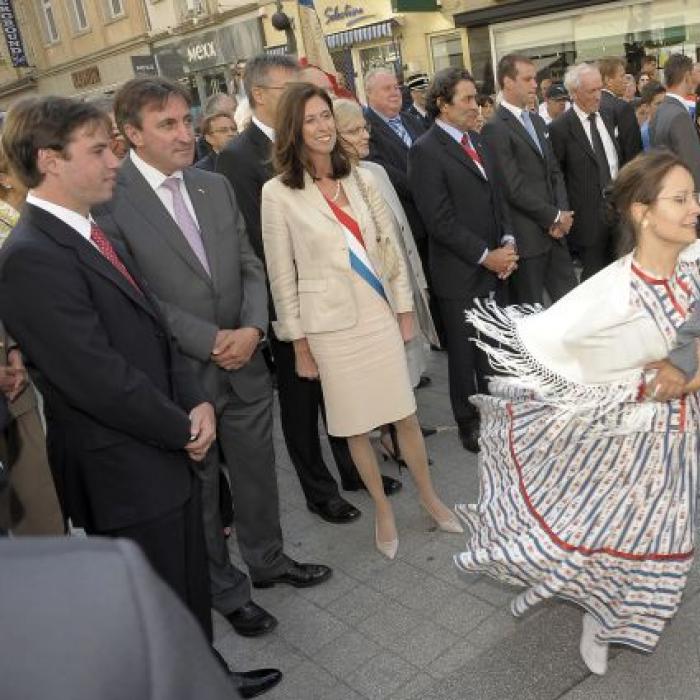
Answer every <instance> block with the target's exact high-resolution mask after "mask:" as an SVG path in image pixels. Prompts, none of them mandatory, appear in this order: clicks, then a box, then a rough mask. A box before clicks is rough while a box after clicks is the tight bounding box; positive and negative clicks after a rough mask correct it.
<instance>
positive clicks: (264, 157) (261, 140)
mask: <svg viewBox="0 0 700 700" xmlns="http://www.w3.org/2000/svg"><path fill="white" fill-rule="evenodd" d="M248 129H250V142H251V144H252V145H253V147H254V148H255V150H256V151H257V152H258V156H259V161H260V162H261V163H262V165H263V167H264V168H265V170H266V171H267V174H268V177H269V178H272V177H273V176H274V174H275V173H274V169H273V167H272V142H271V141H270V139H269V138H267V136H265V133H264V132H263V130H262V129H260V128H259V127H258V126H257V125H256V124H253V123H251V125H250V126H249V127H248Z"/></svg>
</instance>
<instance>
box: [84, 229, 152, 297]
mask: <svg viewBox="0 0 700 700" xmlns="http://www.w3.org/2000/svg"><path fill="white" fill-rule="evenodd" d="M90 240H91V241H92V242H93V243H94V244H95V245H96V246H97V247H98V249H99V251H100V253H102V255H104V256H105V258H107V260H109V262H111V263H112V265H114V267H116V268H117V270H119V272H121V273H122V275H124V277H125V278H126V280H127V281H128V282H129V284H131V285H132V286H133V287H134V289H135V290H136V291H137V292H139V294H143V292H142V291H141V290H140V289H139V286H138V284H136V280H135V279H134V278H133V277H132V276H131V275H130V274H129V271H128V270H127V269H126V267H124V263H123V262H122V261H121V260H120V259H119V256H118V255H117V252H116V251H115V250H114V248H113V247H112V244H111V243H110V242H109V239H108V238H107V236H105V233H104V231H103V230H102V229H101V228H100V227H99V226H98V225H97V224H94V223H91V224H90Z"/></svg>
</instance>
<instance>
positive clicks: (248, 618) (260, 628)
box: [226, 600, 277, 637]
mask: <svg viewBox="0 0 700 700" xmlns="http://www.w3.org/2000/svg"><path fill="white" fill-rule="evenodd" d="M226 619H227V620H228V621H229V622H230V623H231V626H232V627H233V629H235V630H236V632H238V634H240V635H242V636H243V637H259V636H260V635H263V634H267V633H268V632H271V631H272V630H273V629H275V627H277V618H276V617H274V616H272V615H270V613H269V612H267V610H264V609H263V608H261V607H260V606H259V605H256V604H255V603H254V602H253V601H252V600H249V601H248V602H247V603H246V604H245V605H242V606H241V607H240V608H238V609H237V610H234V611H233V612H230V613H229V614H228V615H226Z"/></svg>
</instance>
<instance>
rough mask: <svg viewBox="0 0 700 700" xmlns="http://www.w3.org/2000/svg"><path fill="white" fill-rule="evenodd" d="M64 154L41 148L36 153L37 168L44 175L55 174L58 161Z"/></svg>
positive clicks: (52, 149)
mask: <svg viewBox="0 0 700 700" xmlns="http://www.w3.org/2000/svg"><path fill="white" fill-rule="evenodd" d="M59 159H60V160H64V158H63V154H62V153H61V152H60V151H57V150H56V149H54V148H40V149H39V150H38V151H37V153H36V167H37V170H38V171H39V172H40V173H41V174H42V175H48V174H55V173H56V168H57V165H58V160H59Z"/></svg>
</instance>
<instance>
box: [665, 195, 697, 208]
mask: <svg viewBox="0 0 700 700" xmlns="http://www.w3.org/2000/svg"><path fill="white" fill-rule="evenodd" d="M657 199H668V200H670V201H672V202H675V203H676V204H678V205H679V206H681V207H684V206H686V205H687V204H688V199H690V200H691V201H694V202H695V204H700V192H679V193H678V194H674V195H669V196H668V197H657Z"/></svg>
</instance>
